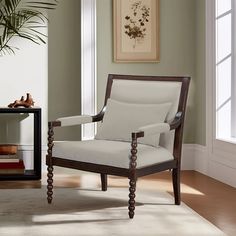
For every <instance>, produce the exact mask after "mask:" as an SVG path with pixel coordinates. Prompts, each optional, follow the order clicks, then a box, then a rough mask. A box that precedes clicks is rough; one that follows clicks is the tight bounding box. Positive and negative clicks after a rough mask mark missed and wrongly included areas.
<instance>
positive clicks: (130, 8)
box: [121, 0, 151, 52]
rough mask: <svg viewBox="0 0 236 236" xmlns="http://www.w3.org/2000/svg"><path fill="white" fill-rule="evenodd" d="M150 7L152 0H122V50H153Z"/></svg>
mask: <svg viewBox="0 0 236 236" xmlns="http://www.w3.org/2000/svg"><path fill="white" fill-rule="evenodd" d="M150 7H151V1H150V0H123V1H122V5H121V11H122V24H121V27H122V32H123V34H122V49H123V50H122V51H124V52H125V51H126V52H147V51H150V50H151V37H150V34H151V22H150V19H151V8H150Z"/></svg>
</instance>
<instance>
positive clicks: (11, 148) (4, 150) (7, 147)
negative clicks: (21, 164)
mask: <svg viewBox="0 0 236 236" xmlns="http://www.w3.org/2000/svg"><path fill="white" fill-rule="evenodd" d="M16 153H17V145H14V144H0V155H14V154H16Z"/></svg>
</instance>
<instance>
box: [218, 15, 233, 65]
mask: <svg viewBox="0 0 236 236" xmlns="http://www.w3.org/2000/svg"><path fill="white" fill-rule="evenodd" d="M216 26H217V32H216V37H217V38H216V61H217V62H219V61H220V60H222V59H223V58H225V57H226V56H228V55H229V54H230V53H231V14H228V15H226V16H224V17H222V18H220V19H218V20H217V21H216Z"/></svg>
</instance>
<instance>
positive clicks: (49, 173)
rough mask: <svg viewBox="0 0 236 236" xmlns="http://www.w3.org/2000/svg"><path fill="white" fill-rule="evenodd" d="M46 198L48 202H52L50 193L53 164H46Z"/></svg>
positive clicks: (51, 192) (51, 193)
mask: <svg viewBox="0 0 236 236" xmlns="http://www.w3.org/2000/svg"><path fill="white" fill-rule="evenodd" d="M47 177H48V179H47V183H48V184H47V189H48V191H47V199H48V203H49V204H50V203H52V195H53V191H52V190H53V185H52V183H53V166H48V174H47Z"/></svg>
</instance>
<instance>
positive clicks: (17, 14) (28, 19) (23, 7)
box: [0, 0, 58, 55]
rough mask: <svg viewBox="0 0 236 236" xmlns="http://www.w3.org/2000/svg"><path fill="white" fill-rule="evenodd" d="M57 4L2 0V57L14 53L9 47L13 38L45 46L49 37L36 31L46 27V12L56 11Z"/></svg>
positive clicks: (0, 26) (0, 27)
mask: <svg viewBox="0 0 236 236" xmlns="http://www.w3.org/2000/svg"><path fill="white" fill-rule="evenodd" d="M57 3H58V1H57V0H44V1H29V0H0V55H2V54H6V53H9V54H10V53H11V54H12V53H13V52H14V49H13V47H12V46H9V41H10V40H11V39H12V38H13V37H21V38H24V39H26V40H29V41H31V42H33V43H36V44H40V43H44V44H45V43H46V41H45V40H44V38H46V37H47V35H45V34H43V33H42V32H40V31H38V30H36V29H37V28H43V27H46V22H48V18H47V15H46V14H45V10H52V9H55V7H56V5H57Z"/></svg>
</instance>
